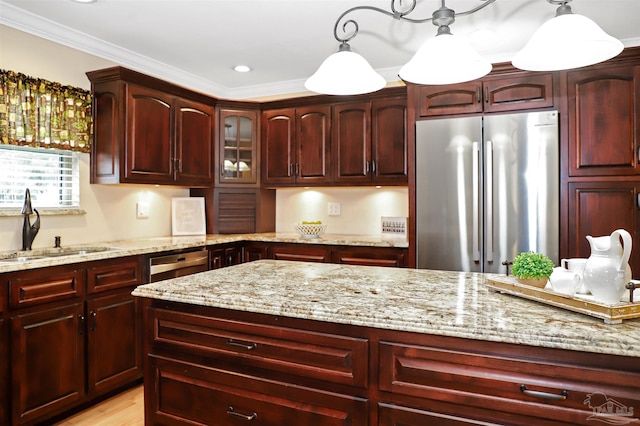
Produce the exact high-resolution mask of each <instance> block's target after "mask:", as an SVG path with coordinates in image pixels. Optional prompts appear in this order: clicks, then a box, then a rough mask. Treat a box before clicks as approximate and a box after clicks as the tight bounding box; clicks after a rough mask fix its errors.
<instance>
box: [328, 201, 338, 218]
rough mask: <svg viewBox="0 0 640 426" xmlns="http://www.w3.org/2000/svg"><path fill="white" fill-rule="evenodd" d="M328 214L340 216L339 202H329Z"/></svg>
mask: <svg viewBox="0 0 640 426" xmlns="http://www.w3.org/2000/svg"><path fill="white" fill-rule="evenodd" d="M328 210H329V216H340V203H329V208H328Z"/></svg>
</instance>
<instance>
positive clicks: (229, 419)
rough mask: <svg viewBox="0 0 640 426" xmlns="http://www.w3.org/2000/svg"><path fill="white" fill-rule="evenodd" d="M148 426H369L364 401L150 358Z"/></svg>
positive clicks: (155, 357) (366, 404)
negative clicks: (251, 425) (152, 384)
mask: <svg viewBox="0 0 640 426" xmlns="http://www.w3.org/2000/svg"><path fill="white" fill-rule="evenodd" d="M148 368H149V371H148V373H149V375H148V376H146V377H150V378H153V380H155V382H156V383H154V388H155V390H156V392H154V393H153V394H152V395H150V396H151V398H150V399H147V398H145V404H146V416H147V417H146V422H147V424H177V423H179V424H207V425H217V426H227V425H229V426H232V425H238V424H245V423H247V424H255V425H261V426H270V425H273V426H281V425H314V426H347V425H366V424H368V405H369V404H368V401H367V399H365V398H359V397H355V396H348V395H342V394H338V393H332V392H323V391H320V390H316V389H311V388H307V387H303V386H296V385H292V384H289V383H282V382H279V381H273V380H265V379H260V378H256V377H251V376H247V375H244V374H239V373H234V372H230V371H225V370H221V369H217V368H213V367H208V366H203V365H198V364H194V363H188V362H182V361H176V360H171V359H166V358H163V357H157V356H153V355H151V356H150V357H149V363H148Z"/></svg>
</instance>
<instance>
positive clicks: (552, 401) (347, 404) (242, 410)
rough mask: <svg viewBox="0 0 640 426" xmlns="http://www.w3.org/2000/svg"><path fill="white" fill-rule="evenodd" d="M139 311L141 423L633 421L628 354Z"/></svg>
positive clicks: (408, 425)
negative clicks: (143, 417)
mask: <svg viewBox="0 0 640 426" xmlns="http://www.w3.org/2000/svg"><path fill="white" fill-rule="evenodd" d="M144 304H145V307H148V309H146V308H145V312H146V318H145V342H146V347H147V348H148V353H147V357H148V358H147V363H146V370H145V391H146V392H147V393H146V395H147V396H148V398H146V399H145V415H146V421H147V423H152V424H158V423H163V422H165V421H167V422H168V421H169V420H172V421H176V422H178V423H184V424H186V423H189V424H192V423H201V424H211V423H215V424H229V425H231V424H237V423H234V421H237V422H245V421H252V420H256V421H257V420H258V419H262V420H261V421H262V422H264V423H260V424H266V425H282V424H305V425H306V424H309V425H311V424H313V425H316V424H318V425H324V424H329V425H362V426H365V425H372V426H373V425H378V426H382V425H384V426H401V425H402V426H423V425H431V424H434V425H452V426H453V425H455V426H463V425H478V426H479V425H484V426H487V425H496V426H497V425H504V424H509V425H514V426H530V425H548V426H569V425H583V426H589V425H591V424H593V422H594V421H596V420H604V419H605V418H607V416H605V415H603V414H605V413H611V414H614V413H616V410H617V414H618V415H619V417H617V418H616V419H617V420H621V421H632V420H635V419H636V418H637V417H638V414H637V413H635V412H634V409H633V407H637V406H638V404H639V403H640V381H639V380H640V368H638V365H637V359H636V358H634V357H628V356H627V357H623V356H614V355H607V354H600V353H586V352H580V351H567V350H559V349H551V348H542V347H536V346H529V345H522V344H508V343H498V342H488V341H482V340H473V339H464V338H456V337H447V336H438V335H432V334H426V333H411V332H403V331H396V330H383V329H375V328H370V327H358V326H352V325H347V324H337V323H331V322H326V321H312V320H308V319H295V318H290V317H283V316H276V315H267V314H258V313H252V312H240V311H233V310H226V309H219V308H210V307H204V306H195V305H184V304H180V303H174V302H169V301H163V300H153V299H144ZM585 372H588V374H585ZM329 413H331V415H329ZM594 415H596V417H593V416H594ZM598 415H603V417H602V418H601V419H597V416H598ZM609 418H614V417H609Z"/></svg>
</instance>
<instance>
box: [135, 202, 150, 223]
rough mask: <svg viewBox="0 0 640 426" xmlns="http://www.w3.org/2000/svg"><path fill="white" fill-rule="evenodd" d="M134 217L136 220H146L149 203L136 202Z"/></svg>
mask: <svg viewBox="0 0 640 426" xmlns="http://www.w3.org/2000/svg"><path fill="white" fill-rule="evenodd" d="M136 217H137V218H138V219H146V218H148V217H149V203H148V202H146V201H138V202H137V203H136Z"/></svg>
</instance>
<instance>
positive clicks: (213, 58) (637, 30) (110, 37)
mask: <svg viewBox="0 0 640 426" xmlns="http://www.w3.org/2000/svg"><path fill="white" fill-rule="evenodd" d="M407 1H408V0H397V2H398V3H397V4H400V3H402V2H404V4H405V5H406V3H407ZM482 1H484V0H447V1H446V6H447V7H449V8H451V9H454V10H455V11H457V12H463V11H466V10H468V9H471V8H473V7H476V6H478V5H480V4H481V3H482ZM390 4H391V1H390V0H384V1H381V0H361V1H353V0H173V1H169V0H98V1H97V2H96V3H91V4H81V3H76V2H72V1H70V0H0V24H2V25H6V26H9V27H12V28H15V29H18V30H21V31H24V32H27V33H30V34H33V35H36V36H38V37H41V38H44V39H47V40H50V41H53V42H56V43H59V44H62V45H65V46H68V47H72V48H74V49H78V50H81V51H83V52H86V53H90V54H92V55H95V56H97V57H101V58H104V59H107V60H110V61H113V62H114V63H118V64H121V65H122V66H125V67H127V68H131V69H134V70H138V71H140V72H143V73H146V74H150V75H153V76H156V77H159V78H162V79H165V80H169V81H172V82H174V83H178V84H180V85H183V86H186V87H190V88H192V89H195V90H199V91H202V92H205V93H208V94H210V95H213V96H216V97H219V98H228V99H260V98H267V97H273V96H274V95H284V94H287V95H292V94H296V95H297V94H300V93H301V92H304V91H305V89H304V81H305V80H306V79H307V78H308V77H309V76H310V75H311V74H313V73H314V72H315V70H316V69H317V68H318V66H319V65H320V63H321V62H322V61H323V60H324V59H325V58H326V57H327V56H329V55H330V54H331V53H333V52H335V51H336V50H337V47H338V42H337V41H336V40H335V39H334V37H333V27H334V24H335V21H336V19H337V18H338V17H339V16H340V14H341V13H342V12H344V11H346V10H347V9H348V8H350V7H353V6H358V5H370V6H377V7H379V8H382V9H385V10H390V7H389V6H390ZM570 5H571V7H572V8H573V11H574V13H579V14H582V15H585V16H587V17H589V18H591V19H593V20H594V21H596V22H597V23H598V24H599V25H600V26H601V27H602V28H603V29H604V30H605V31H606V32H607V33H609V34H610V35H612V36H614V37H616V38H618V39H620V40H621V41H622V42H623V43H624V44H625V46H627V47H629V46H640V0H574V1H573V2H571V4H570ZM440 6H441V0H418V5H417V6H416V9H415V10H414V12H413V13H412V14H411V15H410V16H411V17H413V18H420V19H421V18H427V17H430V16H431V14H432V12H433V11H434V10H436V9H437V8H439V7H440ZM555 9H556V7H555V6H553V5H551V4H549V3H548V2H547V1H546V0H496V2H495V3H494V4H491V5H489V6H487V7H486V8H484V9H482V10H481V11H479V12H477V13H475V14H472V15H467V16H460V17H457V19H456V22H455V23H454V24H453V25H452V26H451V30H452V32H453V33H454V34H458V35H464V36H468V37H469V38H470V40H471V41H472V43H473V45H474V46H475V47H476V49H477V50H478V52H479V53H480V54H481V55H483V56H485V57H486V58H487V59H489V60H490V61H491V62H493V63H497V62H508V61H510V60H511V58H512V57H513V55H514V54H515V52H517V51H518V50H519V49H520V48H521V47H523V46H524V44H525V43H526V41H527V40H528V38H529V37H530V36H531V35H532V34H533V32H534V31H535V30H536V28H537V27H538V26H540V25H541V24H542V23H543V22H544V21H546V20H548V19H550V18H552V17H553V16H554V14H555ZM349 16H350V17H351V18H354V19H355V20H357V22H358V25H359V28H360V32H359V34H358V35H357V36H356V37H355V38H354V39H353V40H352V41H351V42H350V44H351V47H352V49H353V50H354V51H356V52H358V53H360V54H361V55H362V56H364V57H365V58H366V59H367V60H368V61H369V63H370V64H371V65H372V66H373V67H374V68H375V69H376V70H377V71H378V72H379V73H380V74H382V75H383V76H384V77H385V78H386V79H387V81H388V82H389V83H390V84H393V83H397V81H398V77H397V73H398V70H399V69H400V67H401V66H402V65H403V64H404V63H406V62H407V61H408V60H409V59H410V58H411V56H412V54H413V53H414V52H415V51H416V50H417V49H418V47H419V46H420V45H421V44H422V43H423V42H424V40H426V39H427V38H429V37H433V36H435V31H436V28H435V27H434V26H433V25H432V24H431V23H430V22H427V23H422V24H412V23H408V22H402V21H399V20H395V19H392V18H391V17H388V16H385V15H383V14H381V13H376V12H374V11H370V10H364V11H357V12H354V13H352V14H351V15H349ZM479 30H490V31H489V32H487V31H479ZM238 64H245V65H248V66H249V67H250V68H251V69H252V71H251V72H248V73H238V72H235V71H234V70H233V67H234V66H235V65H238Z"/></svg>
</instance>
